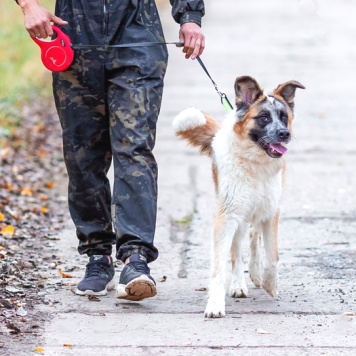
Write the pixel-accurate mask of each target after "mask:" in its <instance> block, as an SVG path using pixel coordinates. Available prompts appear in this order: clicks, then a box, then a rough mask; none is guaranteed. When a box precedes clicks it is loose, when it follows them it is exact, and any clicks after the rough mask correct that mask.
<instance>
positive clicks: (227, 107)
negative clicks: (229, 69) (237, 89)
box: [218, 92, 234, 113]
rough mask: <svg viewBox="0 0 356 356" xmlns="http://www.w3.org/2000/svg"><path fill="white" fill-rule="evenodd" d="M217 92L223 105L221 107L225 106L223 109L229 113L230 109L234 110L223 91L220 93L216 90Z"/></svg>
mask: <svg viewBox="0 0 356 356" xmlns="http://www.w3.org/2000/svg"><path fill="white" fill-rule="evenodd" d="M218 94H219V95H220V94H221V95H220V98H221V104H222V105H223V107H224V108H225V110H226V111H227V112H228V113H230V112H232V111H234V107H233V106H232V105H231V103H230V101H229V99H228V98H227V96H226V94H224V93H220V92H218Z"/></svg>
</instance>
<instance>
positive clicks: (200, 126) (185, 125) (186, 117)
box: [173, 108, 220, 156]
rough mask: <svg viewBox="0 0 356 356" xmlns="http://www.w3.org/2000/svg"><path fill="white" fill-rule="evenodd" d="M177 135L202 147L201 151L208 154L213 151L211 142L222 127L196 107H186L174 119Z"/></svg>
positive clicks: (193, 144)
mask: <svg viewBox="0 0 356 356" xmlns="http://www.w3.org/2000/svg"><path fill="white" fill-rule="evenodd" d="M173 128H174V130H175V132H176V135H177V136H179V137H180V138H182V139H184V140H187V141H188V142H189V144H191V145H192V146H195V147H199V148H200V153H202V154H206V155H208V156H210V155H211V153H212V148H211V142H212V140H213V138H214V136H215V134H216V132H217V131H218V130H219V128H220V124H219V123H218V122H217V121H215V120H214V119H213V118H211V117H210V116H208V115H206V114H203V113H202V112H201V111H200V110H198V109H196V108H189V109H185V110H183V111H182V112H180V113H179V114H178V115H177V116H176V117H175V118H174V120H173Z"/></svg>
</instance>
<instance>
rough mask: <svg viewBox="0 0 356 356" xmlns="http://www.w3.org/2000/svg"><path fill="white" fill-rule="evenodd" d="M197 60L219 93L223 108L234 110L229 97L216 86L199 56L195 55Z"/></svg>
mask: <svg viewBox="0 0 356 356" xmlns="http://www.w3.org/2000/svg"><path fill="white" fill-rule="evenodd" d="M197 60H198V62H199V64H200V65H201V67H202V68H203V69H204V71H205V73H206V74H207V76H208V77H209V78H210V80H211V82H212V83H213V85H214V88H215V90H216V92H217V93H218V94H219V96H220V100H221V104H222V105H223V106H224V108H225V109H226V110H227V111H232V110H234V107H233V106H232V105H231V103H230V101H229V99H228V98H227V96H226V94H225V93H222V92H221V91H220V90H219V89H218V86H217V84H216V83H215V82H214V80H213V78H212V77H211V75H210V74H209V72H208V70H207V69H206V67H205V65H204V63H203V61H202V60H201V58H200V57H199V56H198V57H197Z"/></svg>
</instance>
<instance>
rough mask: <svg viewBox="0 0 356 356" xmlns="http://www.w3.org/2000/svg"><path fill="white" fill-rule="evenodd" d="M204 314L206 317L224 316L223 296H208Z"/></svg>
mask: <svg viewBox="0 0 356 356" xmlns="http://www.w3.org/2000/svg"><path fill="white" fill-rule="evenodd" d="M204 315H205V317H206V318H222V317H224V316H225V298H224V299H223V300H218V299H216V298H211V297H210V298H209V300H208V304H207V306H206V308H205V312H204Z"/></svg>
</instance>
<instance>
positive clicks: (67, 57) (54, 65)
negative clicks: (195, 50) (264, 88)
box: [32, 25, 234, 112]
mask: <svg viewBox="0 0 356 356" xmlns="http://www.w3.org/2000/svg"><path fill="white" fill-rule="evenodd" d="M52 29H53V32H54V33H55V35H56V36H55V38H54V39H53V40H51V41H46V40H41V39H39V38H32V39H33V41H34V42H35V43H37V45H38V46H39V47H40V49H41V60H42V62H43V64H44V66H45V67H46V68H47V69H49V70H50V71H52V72H62V71H64V70H66V69H68V67H69V66H70V65H71V64H72V62H73V59H74V49H81V48H128V47H151V46H160V45H167V44H173V45H176V46H177V47H182V46H183V45H184V43H182V42H138V43H124V44H117V45H76V44H72V43H71V40H70V37H69V36H68V35H66V34H65V33H63V32H62V31H61V30H60V29H59V27H57V26H54V25H53V26H52ZM197 60H198V62H199V64H200V65H201V67H202V68H203V69H204V71H205V73H206V74H207V75H208V77H209V78H210V80H211V82H212V83H213V85H214V87H215V90H216V92H217V93H218V94H219V96H220V99H221V103H222V105H223V106H224V108H225V109H226V110H227V111H228V112H230V111H233V110H234V108H233V106H232V105H231V103H230V101H229V99H228V98H227V96H226V94H225V93H222V92H221V91H219V89H218V86H217V84H216V83H215V82H214V80H213V79H212V77H211V76H210V74H209V72H208V70H207V69H206V67H205V65H204V63H203V61H202V60H201V58H200V57H199V56H198V57H197Z"/></svg>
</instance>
